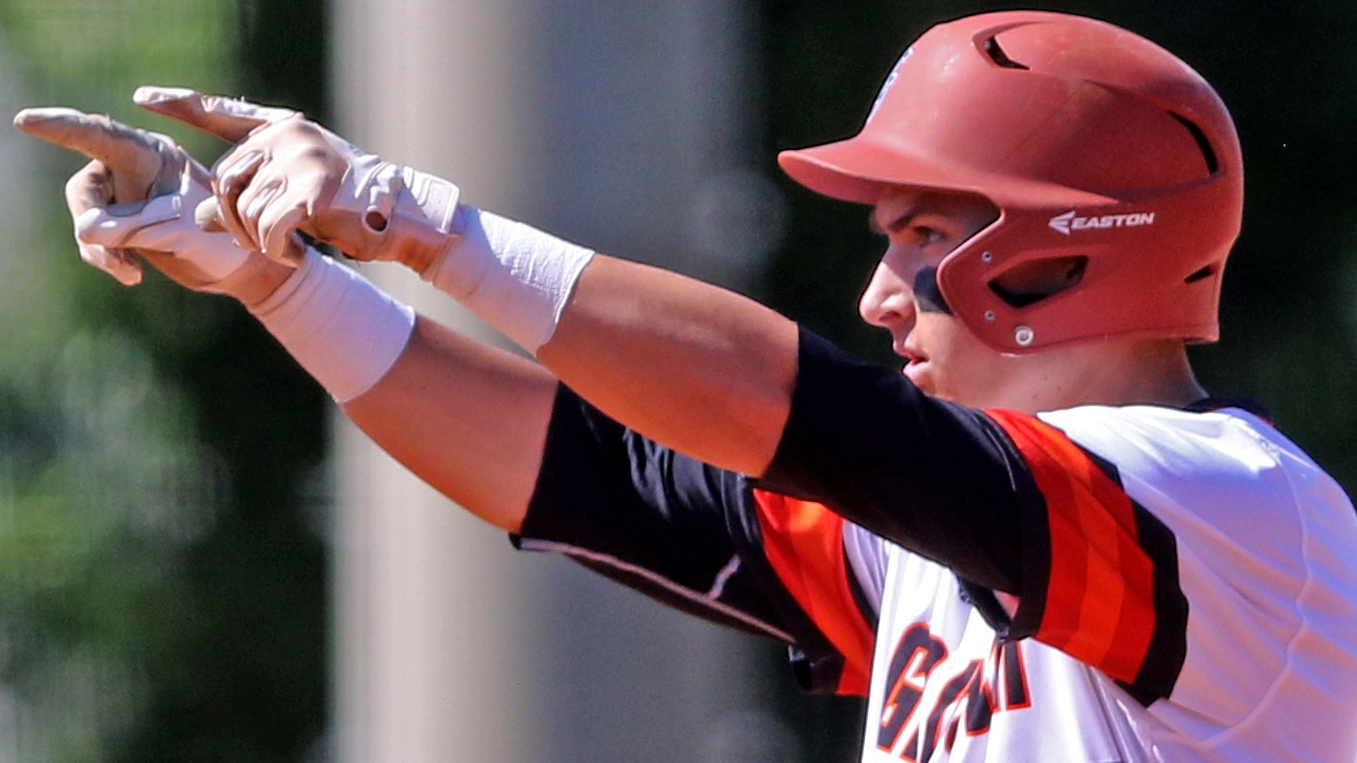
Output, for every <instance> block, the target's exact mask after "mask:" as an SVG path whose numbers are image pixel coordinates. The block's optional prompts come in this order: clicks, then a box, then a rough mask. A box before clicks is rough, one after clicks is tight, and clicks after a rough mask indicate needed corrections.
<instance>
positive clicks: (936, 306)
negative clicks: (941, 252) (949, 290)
mask: <svg viewBox="0 0 1357 763" xmlns="http://www.w3.org/2000/svg"><path fill="white" fill-rule="evenodd" d="M914 301H915V303H916V304H918V306H919V311H920V312H925V313H945V314H947V315H951V314H952V308H950V307H948V306H947V298H946V297H944V296H942V289H941V288H939V287H938V269H937V268H936V267H932V266H930V267H926V268H921V269H920V270H919V272H918V273H916V274H915V275H914Z"/></svg>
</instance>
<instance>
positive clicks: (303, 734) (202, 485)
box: [0, 0, 1357, 761]
mask: <svg viewBox="0 0 1357 763" xmlns="http://www.w3.org/2000/svg"><path fill="white" fill-rule="evenodd" d="M323 6H324V3H323V2H322V0H0V64H2V66H0V71H4V72H8V73H9V74H10V80H9V81H8V82H4V83H3V95H4V98H5V99H6V100H5V101H4V102H5V103H7V104H8V105H10V106H12V107H13V108H16V109H17V108H18V107H21V106H26V105H46V104H69V105H75V106H79V107H80V108H82V109H85V110H90V111H104V112H106V113H109V114H112V115H113V116H115V117H118V118H121V119H124V120H126V121H130V122H133V123H135V124H138V125H142V126H148V127H151V128H152V129H158V130H165V131H168V132H171V133H172V134H173V135H174V136H175V137H176V138H177V139H179V140H180V141H181V142H182V143H184V144H185V145H187V146H189V147H190V149H191V150H192V151H193V152H194V153H195V154H197V155H198V156H200V157H203V158H205V159H210V158H211V157H213V156H215V155H216V154H217V153H218V152H219V151H220V149H221V148H222V146H221V145H219V144H212V143H211V142H210V141H208V140H206V139H202V138H200V137H199V136H196V135H191V134H187V133H186V131H179V130H174V129H171V125H170V124H169V123H168V122H166V121H165V120H157V119H154V118H150V117H147V116H145V115H141V114H138V113H135V109H134V108H133V107H132V106H131V105H130V102H129V100H128V96H129V94H130V93H131V91H132V89H133V88H134V87H135V86H136V85H139V84H144V83H148V82H155V83H163V84H177V85H187V86H193V87H198V88H200V89H203V90H206V91H211V92H233V93H243V94H246V95H247V96H249V97H250V98H251V99H254V100H259V101H264V102H270V103H278V104H285V105H290V106H293V107H297V108H300V109H302V110H304V111H306V112H307V113H308V114H310V115H312V116H315V117H318V118H320V119H322V120H324V119H325V118H326V113H327V111H326V104H327V96H326V92H325V73H326V34H325V32H326V30H325V21H324V19H325V9H324V7H323ZM757 7H758V11H759V18H760V25H761V35H760V37H759V39H758V40H757V41H755V44H756V45H757V50H758V54H759V58H760V67H761V70H762V77H761V81H760V87H761V89H762V93H761V102H762V103H763V105H764V108H765V113H764V117H763V129H764V141H763V142H764V146H765V148H766V151H765V152H764V153H765V157H766V164H765V165H764V167H763V168H762V169H763V170H764V171H766V172H767V174H768V175H769V176H773V177H776V176H777V171H776V168H775V165H774V163H773V157H774V154H775V152H776V150H778V149H782V148H789V147H797V146H802V145H807V144H810V143H816V142H821V141H825V140H829V139H834V138H839V137H844V136H847V135H850V134H852V133H853V132H855V131H856V129H857V128H858V126H859V125H860V123H861V121H862V119H863V117H864V115H865V112H866V110H867V108H868V106H869V105H870V103H871V101H872V98H873V95H874V93H875V91H876V89H877V87H878V86H879V84H880V82H881V79H882V78H883V76H884V74H885V72H886V71H887V70H888V69H889V67H890V66H891V65H892V64H893V63H894V61H895V60H896V58H897V57H898V56H899V54H900V53H901V52H902V51H903V49H904V47H905V46H906V45H907V44H908V42H909V40H911V39H913V38H914V37H915V36H917V35H918V34H919V33H920V32H922V31H923V30H924V29H925V28H926V27H927V26H929V25H930V24H931V23H933V22H936V21H939V20H942V19H946V18H950V17H955V16H959V15H964V14H967V13H972V12H978V11H982V10H990V9H995V8H1001V7H1008V6H1005V5H1001V4H995V3H975V2H967V3H963V2H944V1H942V0H915V1H913V2H908V3H905V2H880V1H875V0H870V1H869V0H839V2H834V3H826V2H815V1H813V0H762V2H759V3H758V4H757ZM1041 7H1045V8H1051V9H1056V10H1065V11H1072V12H1079V13H1086V14H1089V15H1093V16H1098V17H1101V18H1104V19H1107V20H1109V21H1112V22H1114V23H1117V24H1120V25H1122V26H1125V27H1128V28H1130V29H1132V30H1135V31H1137V32H1139V33H1141V34H1143V35H1145V36H1148V37H1150V38H1151V39H1154V40H1156V41H1158V42H1160V43H1161V44H1163V45H1165V46H1166V47H1168V48H1169V49H1171V50H1173V51H1175V52H1176V53H1178V54H1179V55H1180V56H1181V57H1183V58H1184V59H1185V60H1187V61H1188V62H1189V63H1190V64H1192V65H1193V66H1194V67H1196V68H1197V69H1198V70H1199V71H1201V72H1202V73H1203V74H1204V75H1205V76H1206V77H1207V79H1209V80H1210V81H1211V82H1213V83H1214V84H1215V85H1216V87H1217V89H1218V90H1219V91H1220V93H1221V95H1222V96H1223V98H1224V99H1225V101H1226V103H1227V104H1229V106H1230V107H1231V109H1232V111H1233V113H1234V115H1235V118H1236V121H1237V124H1238V127H1239V131H1240V135H1241V138H1242V141H1243V146H1244V155H1245V162H1246V167H1247V174H1248V203H1247V208H1246V215H1245V228H1244V234H1243V237H1242V239H1241V241H1240V243H1239V245H1238V246H1237V248H1236V250H1235V254H1234V259H1233V260H1232V263H1231V267H1230V269H1229V271H1228V274H1227V276H1226V287H1225V289H1226V293H1225V302H1224V306H1223V316H1222V318H1223V329H1224V335H1225V339H1224V340H1223V341H1222V342H1220V343H1219V344H1217V345H1213V346H1209V347H1201V348H1197V349H1195V350H1194V355H1195V359H1196V361H1197V363H1198V366H1199V370H1200V373H1201V377H1202V379H1203V381H1204V382H1205V383H1206V385H1207V386H1208V388H1209V389H1211V390H1212V391H1213V392H1214V393H1215V394H1218V395H1227V396H1237V395H1242V396H1252V397H1255V398H1257V399H1259V400H1260V401H1261V402H1263V403H1264V404H1265V405H1267V406H1269V407H1270V408H1271V409H1272V410H1273V412H1274V414H1275V418H1276V421H1277V422H1278V424H1279V425H1280V426H1281V428H1282V429H1283V431H1285V432H1287V433H1288V434H1290V436H1291V437H1292V438H1294V439H1295V440H1297V441H1298V442H1299V443H1300V444H1301V445H1302V446H1303V447H1305V448H1306V449H1307V450H1308V451H1309V452H1310V453H1311V454H1312V455H1313V456H1314V457H1315V458H1316V460H1318V461H1319V463H1320V464H1321V465H1323V466H1325V467H1326V468H1328V469H1329V470H1331V471H1332V472H1333V473H1334V474H1335V475H1336V476H1337V477H1338V479H1339V480H1340V481H1341V482H1342V483H1343V484H1344V485H1345V486H1346V487H1347V488H1348V489H1349V491H1351V490H1352V489H1353V488H1354V487H1357V448H1354V447H1353V445H1352V437H1351V435H1350V432H1351V431H1352V429H1353V427H1354V424H1357V402H1354V401H1357V376H1355V375H1354V368H1357V364H1354V362H1353V361H1354V357H1353V353H1354V346H1355V345H1354V334H1353V332H1354V325H1355V324H1354V321H1357V277H1355V272H1357V271H1354V268H1353V266H1352V265H1351V264H1350V263H1351V261H1352V257H1351V256H1350V250H1351V249H1352V246H1353V237H1352V230H1353V223H1354V221H1355V217H1357V215H1355V214H1354V213H1355V212H1357V193H1354V191H1353V189H1352V183H1351V182H1350V176H1351V175H1352V174H1353V168H1354V166H1357V140H1354V137H1355V136H1357V131H1354V128H1353V125H1354V122H1355V121H1357V120H1355V119H1354V117H1357V113H1354V112H1357V97H1355V96H1354V93H1357V60H1355V59H1354V58H1353V57H1352V55H1351V54H1350V46H1351V42H1350V41H1351V40H1353V39H1357V5H1354V4H1352V3H1350V2H1342V1H1340V0H1320V1H1316V2H1307V3H1292V4H1283V3H1275V2H1261V1H1259V2H1228V3H1227V2H1184V1H1183V0H1176V1H1175V2H1165V1H1164V0H1137V1H1136V2H1131V1H1130V0H1125V1H1122V2H1113V1H1105V2H1067V3H1058V4H1057V3H1043V4H1041ZM23 146H24V148H23V150H22V151H20V152H17V153H14V152H11V153H10V154H7V155H5V156H4V157H3V161H4V162H5V166H6V167H7V168H9V169H10V170H12V171H10V172H7V173H6V174H8V175H11V176H13V177H14V178H16V179H15V180H11V181H6V182H8V183H9V184H10V186H13V187H7V188H5V189H4V192H5V198H7V199H15V200H16V201H14V202H13V204H11V205H9V208H7V209H5V210H3V211H0V222H3V223H4V224H5V225H6V228H7V230H10V231H13V232H14V233H13V235H12V236H11V237H10V246H9V247H8V251H6V252H4V253H3V255H0V761H8V760H15V761H19V760H22V761H30V760H31V761H47V760H52V761H94V760H101V761H103V760H108V761H124V760H125V761H134V760H135V761H162V760H163V761H179V760H194V761H319V760H323V759H325V758H326V757H327V747H326V741H325V727H326V708H327V701H328V700H327V696H326V694H327V674H326V661H327V644H326V627H327V616H326V606H327V604H326V597H327V574H326V551H325V545H324V540H323V532H324V523H325V512H326V506H327V496H326V495H325V485H326V484H327V481H326V479H325V475H324V473H323V469H324V455H325V454H324V449H325V443H326V432H325V410H326V409H325V405H324V403H323V398H322V395H321V393H320V392H319V391H318V389H317V388H316V387H315V386H314V385H313V384H311V383H310V382H309V380H308V379H306V378H305V376H304V375H303V374H302V373H301V372H300V371H299V369H298V368H297V367H296V366H295V364H293V363H292V362H291V361H290V359H288V358H287V357H286V356H285V355H284V354H283V353H282V352H281V350H280V349H279V348H278V347H277V345H276V344H275V343H274V342H273V341H272V340H271V339H270V338H269V337H267V336H266V335H265V334H264V333H263V332H262V331H261V330H260V329H259V328H258V327H257V326H256V325H255V324H254V322H253V321H252V320H250V319H249V318H248V316H246V315H245V314H244V312H243V311H242V310H240V309H238V308H237V307H236V306H234V305H233V304H230V303H228V302H227V301H225V300H222V299H218V298H213V297H210V296H203V295H194V294H188V293H185V292H183V291H182V290H180V289H178V288H176V287H174V286H173V285H170V284H168V283H166V282H165V281H164V280H163V279H161V278H159V277H157V276H155V275H154V274H149V275H148V277H147V283H146V284H144V285H143V286H141V287H139V288H135V289H122V288H118V287H117V286H116V285H115V284H114V283H113V282H112V281H111V280H110V279H108V278H107V277H106V276H104V275H102V274H100V273H98V272H96V271H94V270H92V269H90V268H88V267H86V266H84V265H82V264H81V263H80V262H79V260H78V258H77V257H76V255H75V250H74V246H73V245H72V244H71V243H70V242H69V239H68V236H69V220H68V219H67V217H66V215H65V211H64V208H63V206H62V204H61V200H60V195H61V194H60V186H61V179H62V178H64V177H65V176H66V175H68V174H69V173H70V172H71V171H73V170H74V169H75V168H76V167H77V166H78V165H79V161H78V160H77V159H76V158H75V157H73V156H70V155H66V154H65V153H63V152H60V151H56V150H49V149H48V148H46V147H45V146H43V145H40V144H39V143H38V142H36V141H30V142H28V143H25V144H23ZM780 182H782V187H783V192H784V194H785V195H786V198H787V200H788V203H789V208H790V216H789V220H788V231H787V235H786V237H785V243H784V245H783V246H782V248H781V249H780V250H779V251H778V253H777V254H776V257H775V260H774V261H773V263H772V264H771V265H770V267H769V268H768V273H767V277H766V279H765V280H764V282H763V283H762V284H761V285H759V286H758V287H757V288H756V292H757V293H758V294H759V296H760V297H761V298H763V299H765V300H766V301H768V302H769V303H770V304H772V305H773V306H775V307H777V308H778V309H780V310H782V311H784V312H786V313H788V314H790V315H792V316H793V317H795V318H797V319H798V320H801V321H803V322H805V323H807V324H808V325H810V326H811V327H812V328H814V329H816V330H818V331H820V332H822V333H824V334H826V335H827V336H829V337H831V338H833V339H835V340H836V341H838V342H840V343H841V344H843V345H844V346H846V347H849V348H850V349H853V350H854V351H856V352H858V353H860V354H862V355H864V356H866V357H869V358H874V359H876V360H880V361H882V362H886V363H892V362H893V360H892V358H891V357H890V356H889V348H888V346H887V344H888V343H886V342H884V341H883V338H882V337H881V336H877V335H875V334H874V333H873V332H872V331H871V330H870V329H868V328H866V327H864V326H861V325H860V324H859V322H858V321H857V318H856V314H855V310H854V308H853V305H854V304H855V301H856V298H857V292H858V291H859V290H860V288H861V287H862V285H863V283H864V282H865V279H866V277H867V275H868V273H869V271H870V267H871V265H872V263H873V262H874V258H875V257H876V256H877V255H878V254H879V251H880V248H881V245H880V243H879V241H878V240H877V239H876V237H874V236H873V235H871V234H870V233H869V232H868V231H867V229H866V226H865V225H864V220H865V213H864V211H863V210H862V209H861V208H858V207H851V206H847V205H839V204H835V203H832V202H827V201H825V200H823V199H819V198H816V197H814V196H813V195H811V194H810V193H808V192H806V191H803V190H801V189H799V188H797V187H795V186H793V185H792V184H790V183H787V182H785V181H780ZM770 654H771V652H770ZM779 663H780V660H779V659H772V658H770V659H769V670H770V679H769V680H770V681H773V682H776V684H777V685H778V686H782V687H785V688H784V689H783V690H781V691H780V693H779V694H778V697H779V700H778V701H779V704H780V706H781V710H782V712H783V713H785V714H786V715H787V716H788V717H789V718H790V719H792V720H793V721H794V727H795V728H797V729H798V731H800V732H802V733H803V735H804V736H805V739H803V742H804V751H805V753H806V755H805V758H806V759H807V760H817V761H820V760H826V761H827V760H844V761H849V760H854V759H856V756H857V747H856V745H857V739H858V735H859V734H860V730H859V728H858V723H859V721H858V717H857V713H858V708H857V705H856V704H855V703H852V702H845V701H841V700H838V701H825V700H818V699H807V698H804V697H800V696H798V695H796V694H795V693H794V692H793V691H792V690H791V689H790V681H788V680H787V678H786V676H785V675H784V673H785V666H784V665H782V664H779ZM774 672H776V675H773V673H774Z"/></svg>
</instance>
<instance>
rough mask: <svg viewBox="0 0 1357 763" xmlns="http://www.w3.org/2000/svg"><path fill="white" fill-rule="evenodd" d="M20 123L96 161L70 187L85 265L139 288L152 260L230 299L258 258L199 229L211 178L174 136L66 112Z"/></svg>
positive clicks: (40, 112) (26, 116)
mask: <svg viewBox="0 0 1357 763" xmlns="http://www.w3.org/2000/svg"><path fill="white" fill-rule="evenodd" d="M14 123H15V125H16V126H17V127H18V128H19V129H20V130H22V131H24V132H26V133H28V134H30V135H33V136H35V137H39V138H42V139H44V140H47V141H50V142H52V143H55V144H57V145H60V146H63V147H66V148H70V149H73V150H75V151H79V152H80V153H83V154H85V155H86V156H90V157H92V158H93V161H91V162H90V163H89V164H87V165H86V166H85V167H83V168H82V169H80V170H79V171H77V172H76V173H75V175H73V176H72V177H71V178H70V180H69V181H67V183H66V203H67V206H68V208H69V209H70V212H71V217H72V219H73V220H74V222H75V232H76V242H77V245H78V246H79V249H80V255H81V258H82V259H84V260H85V261H86V262H88V263H90V264H91V265H94V266H95V267H98V268H100V269H101V270H104V271H105V272H108V273H109V274H111V275H112V276H113V277H114V278H116V279H118V281H119V282H121V283H123V284H127V285H131V284H135V283H138V282H139V281H140V280H141V277H142V270H141V260H142V259H146V260H149V261H150V262H151V263H152V264H154V265H155V266H156V267H157V268H159V269H160V270H162V271H164V272H165V274H166V275H168V276H169V277H170V278H172V279H174V280H175V281H178V282H179V283H181V284H183V285H185V286H188V287H189V288H193V289H198V290H205V291H228V290H229V289H228V287H229V285H230V284H228V283H226V280H227V277H228V276H231V275H233V274H235V273H236V272H237V271H238V270H240V269H241V267H242V266H243V265H244V264H245V263H246V262H247V261H248V260H249V259H250V258H251V252H250V251H249V250H246V249H242V248H240V247H238V246H236V244H235V241H234V240H233V239H232V238H231V236H230V235H229V234H227V233H224V232H216V233H213V232H209V231H205V230H203V229H202V228H201V227H199V226H198V225H197V223H196V220H195V210H196V208H197V207H198V206H199V205H200V204H202V203H203V202H204V201H206V200H209V199H211V198H212V192H211V176H210V175H209V174H208V172H207V170H206V168H204V167H203V166H202V165H201V164H199V163H198V162H197V161H195V160H194V159H193V157H191V156H189V154H188V152H186V151H184V150H183V149H182V148H180V147H179V145H178V144H176V143H175V142H174V141H173V140H172V139H170V138H169V137H168V136H165V135H160V134H157V133H151V132H146V131H144V130H138V129H136V128H133V127H129V126H127V125H124V124H122V123H120V122H117V121H115V120H113V119H110V118H108V117H105V116H101V115H91V114H85V113H83V112H80V111H77V110H75V109H69V108H59V107H58V108H37V109H25V110H23V111H21V112H19V114H18V115H16V116H15V119H14ZM236 280H238V279H236Z"/></svg>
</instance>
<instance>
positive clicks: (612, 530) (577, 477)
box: [513, 386, 795, 643]
mask: <svg viewBox="0 0 1357 763" xmlns="http://www.w3.org/2000/svg"><path fill="white" fill-rule="evenodd" d="M748 493H749V487H748V484H747V481H746V480H745V479H744V478H743V477H742V476H741V475H738V474H735V473H733V472H728V471H725V470H722V469H717V468H716V467H713V466H710V465H708V464H704V463H702V462H700V461H697V460H694V459H692V458H688V457H686V456H683V455H681V454H678V453H675V452H674V451H672V450H669V449H667V448H665V447H663V446H660V445H658V444H656V443H654V442H653V441H651V440H648V439H646V438H645V437H642V436H641V435H639V434H637V433H635V432H633V431H632V430H630V429H627V428H626V427H624V426H622V425H621V424H619V423H617V422H616V421H613V420H612V419H610V418H608V417H607V416H605V415H604V414H602V413H601V412H599V411H598V410H597V409H596V408H594V407H593V406H591V405H589V404H588V403H587V402H586V401H584V400H583V399H581V398H580V397H579V396H578V395H576V394H575V393H574V392H572V391H571V390H569V389H568V388H566V387H564V386H562V387H561V388H560V390H559V392H558V394H557V399H556V405H555V408H554V409H553V412H552V419H551V424H550V427H549V429H548V432H547V444H546V448H545V451H544V453H543V463H542V467H541V470H540V472H539V473H538V478H537V485H536V489H535V490H534V492H533V496H532V499H531V501H530V503H529V506H528V513H527V516H526V518H525V519H524V522H523V526H522V528H521V530H520V533H519V534H518V535H516V536H514V537H513V541H514V543H515V545H517V546H518V547H520V548H523V549H527V550H540V551H555V552H561V553H565V554H567V555H568V556H570V558H572V559H574V560H575V561H577V562H579V563H581V564H583V565H585V566H587V567H589V568H591V569H593V570H595V571H597V572H599V573H601V574H603V575H605V576H607V577H609V578H612V579H614V580H617V581H619V582H621V583H623V584H625V585H628V586H630V587H632V588H635V589H638V590H640V591H641V592H643V593H645V594H647V595H650V596H652V597H654V598H656V599H658V600H660V601H662V602H664V603H666V604H668V605H670V606H673V607H675V608H677V609H680V610H683V611H686V612H689V613H692V614H696V615H698V616H701V617H704V618H706V619H709V620H712V621H715V622H718V623H720V624H723V625H728V626H732V627H735V628H738V629H741V630H744V631H748V632H752V633H756V634H759V635H764V636H771V637H774V638H777V639H779V640H782V641H786V642H789V643H790V642H792V641H794V640H795V637H794V636H793V635H792V634H790V633H788V632H787V626H786V625H785V623H784V620H785V617H784V615H783V613H781V612H779V611H778V610H777V608H776V607H775V606H774V605H773V604H772V603H770V601H769V599H768V597H767V595H766V594H765V592H764V591H763V590H761V588H760V586H759V582H758V581H757V580H755V579H754V576H753V575H751V570H750V569H749V565H748V564H746V563H744V562H743V560H742V558H741V553H740V552H741V546H750V545H754V544H757V534H758V527H757V521H756V520H754V519H753V518H752V517H750V516H749V514H748V512H747V506H748Z"/></svg>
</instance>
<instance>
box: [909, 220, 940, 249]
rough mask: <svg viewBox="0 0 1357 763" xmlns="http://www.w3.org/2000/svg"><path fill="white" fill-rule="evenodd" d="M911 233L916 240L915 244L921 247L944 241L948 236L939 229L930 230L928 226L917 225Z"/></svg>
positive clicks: (911, 229)
mask: <svg viewBox="0 0 1357 763" xmlns="http://www.w3.org/2000/svg"><path fill="white" fill-rule="evenodd" d="M910 233H911V234H912V236H913V238H914V243H916V244H918V245H919V246H928V245H929V244H936V243H938V242H939V241H942V240H943V239H945V238H946V237H947V236H946V234H944V233H943V232H942V231H940V230H938V229H937V228H930V227H928V226H927V225H916V226H914V227H912V228H910Z"/></svg>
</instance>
